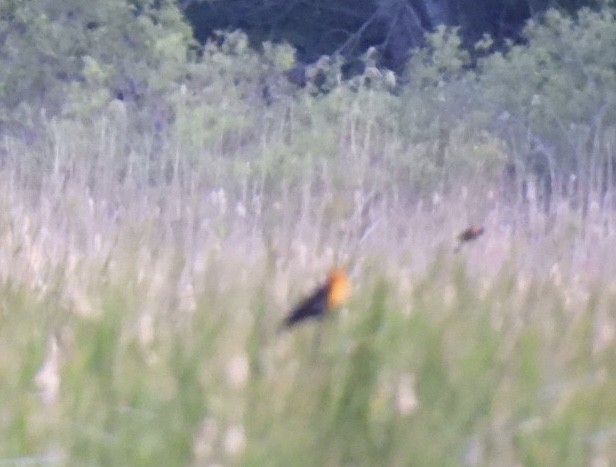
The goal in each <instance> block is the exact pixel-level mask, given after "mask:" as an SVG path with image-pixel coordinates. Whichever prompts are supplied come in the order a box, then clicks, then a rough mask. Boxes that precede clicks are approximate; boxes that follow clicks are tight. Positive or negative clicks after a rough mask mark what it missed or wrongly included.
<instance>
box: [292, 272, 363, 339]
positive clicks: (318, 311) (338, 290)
mask: <svg viewBox="0 0 616 467" xmlns="http://www.w3.org/2000/svg"><path fill="white" fill-rule="evenodd" d="M350 293H351V283H350V281H349V277H348V276H347V274H346V272H345V270H344V269H342V268H334V269H332V270H331V272H330V273H329V276H327V282H326V283H325V284H324V285H322V286H320V287H318V288H317V289H316V290H315V291H314V292H313V293H312V295H310V296H309V297H308V298H306V299H305V300H304V301H303V302H301V303H300V304H299V305H297V307H295V308H294V309H293V310H292V311H291V313H290V314H289V316H287V317H286V318H285V320H284V321H283V323H282V327H283V328H289V327H291V326H293V325H295V324H297V323H299V322H301V321H304V320H306V319H309V318H315V319H322V318H323V317H324V316H325V315H326V314H327V313H328V312H329V311H332V310H334V309H336V308H339V307H340V306H342V305H343V304H344V302H346V301H347V300H348V298H349V295H350Z"/></svg>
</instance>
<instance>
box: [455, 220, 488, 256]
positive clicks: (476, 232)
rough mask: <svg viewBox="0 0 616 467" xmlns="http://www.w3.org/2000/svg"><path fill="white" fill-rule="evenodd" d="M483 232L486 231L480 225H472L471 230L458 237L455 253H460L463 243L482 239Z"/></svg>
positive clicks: (468, 229)
mask: <svg viewBox="0 0 616 467" xmlns="http://www.w3.org/2000/svg"><path fill="white" fill-rule="evenodd" d="M483 231H484V229H483V227H481V226H479V225H471V226H470V227H469V228H467V229H465V230H463V231H462V232H460V233H459V234H458V237H457V238H458V245H457V246H456V248H455V251H456V252H458V251H460V248H461V247H462V244H463V243H466V242H471V241H473V240H475V239H477V238H478V237H480V236H481V235H483Z"/></svg>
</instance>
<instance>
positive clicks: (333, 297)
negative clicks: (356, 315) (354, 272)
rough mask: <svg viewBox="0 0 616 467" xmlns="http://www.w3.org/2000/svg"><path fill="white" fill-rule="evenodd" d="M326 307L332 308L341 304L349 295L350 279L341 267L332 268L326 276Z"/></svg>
mask: <svg viewBox="0 0 616 467" xmlns="http://www.w3.org/2000/svg"><path fill="white" fill-rule="evenodd" d="M327 285H328V286H329V290H328V291H327V308H328V309H330V310H332V309H334V308H338V307H340V306H342V305H343V304H344V303H345V302H346V301H347V300H348V299H349V296H350V295H351V281H350V280H349V276H347V273H346V271H345V270H344V269H342V268H334V269H332V270H331V271H330V273H329V276H328V277H327Z"/></svg>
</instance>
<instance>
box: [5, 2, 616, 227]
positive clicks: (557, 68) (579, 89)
mask: <svg viewBox="0 0 616 467" xmlns="http://www.w3.org/2000/svg"><path fill="white" fill-rule="evenodd" d="M436 3H438V2H436ZM454 3H455V2H449V3H448V2H444V3H443V4H442V5H441V7H440V8H441V10H442V11H446V12H449V13H448V14H447V15H445V16H438V15H437V16H434V17H433V18H432V20H431V21H428V20H426V19H425V18H424V19H423V20H421V17H423V16H425V15H426V14H427V13H426V12H427V11H428V10H429V9H428V7H427V6H426V5H427V4H422V3H421V2H412V3H407V2H380V3H377V4H376V5H372V4H371V3H368V2H365V3H360V4H358V5H355V6H354V8H353V9H352V11H353V13H352V14H351V13H350V12H349V10H348V7H344V8H343V5H339V6H338V8H339V9H341V11H344V12H347V13H348V15H351V16H355V17H356V18H355V22H354V23H353V22H351V21H350V20H349V19H348V17H347V16H345V15H344V14H342V13H341V12H339V11H338V10H336V8H337V7H336V5H337V4H336V3H335V2H334V3H331V2H329V3H327V6H324V5H320V4H318V2H317V3H311V5H312V6H310V8H308V7H306V6H305V5H304V3H302V2H287V3H285V5H286V7H285V8H286V9H285V8H282V7H281V5H279V4H278V3H277V2H270V3H264V4H261V3H259V4H254V5H252V4H251V5H252V6H243V3H242V2H237V1H221V2H213V3H208V2H205V3H201V2H188V3H186V2H184V4H181V5H179V4H178V3H176V2H173V1H170V0H168V1H161V0H157V1H152V0H138V1H137V0H134V1H127V0H109V1H105V2H97V4H96V5H85V4H84V3H83V2H80V1H75V0H73V1H71V0H66V1H60V2H46V1H42V0H40V1H30V2H3V4H2V6H0V59H1V60H2V64H3V66H2V67H1V68H0V104H1V105H0V109H1V110H0V125H1V126H0V130H1V131H2V133H3V134H5V135H7V137H14V138H16V139H15V144H25V145H27V146H28V147H30V149H27V150H26V151H25V152H26V153H27V154H28V156H27V157H24V158H22V159H20V162H19V163H20V164H26V165H27V167H28V169H27V170H25V171H24V173H27V174H28V175H32V174H35V173H37V172H36V171H32V170H30V169H31V166H32V164H35V165H36V166H41V167H47V168H49V167H52V166H53V169H54V170H55V171H56V173H58V174H60V173H62V174H63V175H62V176H63V177H68V176H71V175H74V172H75V171H76V170H77V165H76V164H75V163H76V162H77V161H79V160H81V159H88V160H89V162H92V160H93V159H96V158H97V157H99V156H100V157H105V158H107V159H109V158H111V159H109V161H108V162H110V163H109V164H103V165H104V166H105V173H108V175H109V176H110V177H112V178H113V177H115V178H118V177H119V179H121V180H124V179H125V178H126V176H127V174H131V175H132V176H134V177H137V179H138V180H141V181H140V183H148V184H152V183H153V184H157V183H170V182H172V181H176V182H179V183H188V181H189V180H191V177H194V176H195V174H197V173H200V171H201V172H203V174H205V175H204V176H203V177H201V176H200V178H199V180H200V183H213V184H214V185H216V186H218V185H223V184H225V183H226V182H229V184H230V186H233V185H235V182H234V181H237V180H244V184H243V185H242V184H239V185H238V187H236V188H237V189H240V188H241V187H242V186H246V184H248V185H251V186H253V187H257V188H254V189H258V190H265V191H268V190H270V191H271V190H273V192H275V193H276V195H279V194H280V190H282V188H281V185H280V183H279V182H276V180H282V179H284V180H286V182H285V183H286V185H287V188H285V189H288V188H289V187H292V186H293V184H294V180H296V179H297V178H302V177H305V176H306V174H307V173H313V172H314V173H315V174H317V173H322V170H321V169H320V167H324V166H329V167H336V165H337V164H340V165H345V166H351V167H352V168H351V169H349V170H354V171H356V172H358V173H357V174H356V176H355V177H354V178H350V177H346V178H344V180H343V181H340V183H342V184H346V185H348V187H347V188H348V189H356V188H358V187H361V188H362V189H364V188H365V189H367V190H368V191H377V192H378V191H379V190H381V188H384V187H387V188H388V190H390V189H392V188H393V189H394V190H395V191H396V192H397V193H398V195H400V196H402V197H403V198H404V199H410V200H412V199H417V197H418V196H419V197H421V196H422V195H424V194H431V193H434V192H436V193H439V194H444V193H447V192H449V191H451V190H452V189H453V188H456V187H458V188H459V187H460V186H462V185H468V184H469V183H471V184H473V186H479V187H481V190H487V191H490V190H492V191H494V192H500V193H501V194H502V195H504V196H500V197H499V200H501V201H502V202H503V203H509V204H511V205H512V209H514V210H515V209H517V207H519V206H522V205H523V206H526V205H527V203H529V200H532V199H535V200H537V201H538V203H537V204H533V203H530V206H536V207H537V209H540V210H541V211H543V213H544V214H547V215H548V217H549V216H551V215H552V213H553V211H554V209H555V206H557V204H556V203H558V202H559V200H562V199H567V200H568V201H570V202H571V206H573V207H574V208H576V209H577V208H580V212H581V214H582V216H584V217H585V216H586V215H587V213H588V209H589V206H590V205H591V203H592V202H593V200H594V201H597V202H598V203H599V204H600V205H601V206H603V205H604V204H605V203H606V202H610V203H611V202H612V201H613V196H612V193H613V189H614V186H615V183H616V170H615V168H614V165H615V164H614V160H613V158H614V144H615V142H614V138H615V136H614V135H615V125H616V108H615V102H616V94H615V93H616V87H615V86H614V82H615V69H616V33H615V31H616V21H615V11H616V10H615V9H614V7H613V6H612V5H611V4H610V3H609V2H602V3H600V4H594V3H593V4H590V6H592V8H587V7H585V6H584V7H582V6H583V5H582V4H580V3H579V2H578V3H576V2H570V1H563V2H556V3H550V4H544V3H541V2H488V3H490V6H489V7H488V6H487V3H486V4H484V3H485V2H473V4H472V5H473V6H472V7H471V6H466V5H465V4H464V3H456V4H455V5H454ZM430 5H433V4H432V3H431V4H430ZM433 6H434V5H433ZM548 6H556V7H558V9H549V10H547V9H546V7H548ZM580 7H582V8H580ZM182 8H183V9H182ZM305 8H308V10H307V11H304V9H305ZM435 8H436V7H435ZM493 9H496V10H493ZM279 10H280V15H275V14H274V11H279ZM337 11H338V13H336V12H337ZM401 11H413V12H415V13H416V15H417V16H418V18H419V19H420V20H421V21H419V23H418V24H420V25H421V27H420V28H419V29H417V30H413V29H412V28H410V29H409V27H407V26H405V27H404V28H402V29H404V31H406V33H412V34H413V35H414V36H416V37H417V38H419V39H418V41H414V40H407V41H406V42H405V44H406V45H405V46H404V47H402V49H404V53H403V54H402V55H400V57H404V61H400V60H402V59H400V60H398V59H395V60H394V62H390V61H389V60H390V59H391V57H393V55H392V54H391V53H390V52H387V47H388V46H389V45H391V44H393V43H395V42H396V41H398V39H396V37H397V36H396V28H395V27H394V25H396V24H406V23H405V22H404V21H402V20H400V21H398V20H396V19H395V18H393V17H392V18H393V19H392V18H390V20H391V22H390V23H387V22H383V21H382V17H383V15H385V17H387V14H390V13H391V14H393V13H392V12H401ZM430 11H432V12H433V13H434V11H435V10H430ZM495 11H496V12H498V16H495V14H496V13H494V12H495ZM421 12H423V13H421ZM232 13H233V14H232ZM420 13H421V14H420ZM311 14H312V15H317V14H318V15H322V16H323V20H322V21H316V20H315V19H314V18H313V19H312V20H311V19H310V18H312V16H310V15H311ZM375 15H376V16H375ZM296 16H297V17H296ZM428 16H429V15H428ZM437 17H438V18H440V19H439V20H437V19H435V18H437ZM205 18H207V20H208V22H207V24H206V25H204V24H203V21H205ZM223 18H224V19H223ZM300 18H301V20H300ZM326 18H329V19H326ZM345 18H346V19H345ZM526 18H530V19H529V20H528V21H527V22H525V20H526ZM267 21H269V22H270V23H271V24H270V25H268V24H269V23H267ZM337 21H340V22H341V23H342V22H344V21H350V22H349V24H347V25H344V26H340V27H336V22H337ZM189 22H192V24H193V26H194V28H195V29H194V30H195V31H196V34H197V37H199V38H201V39H202V40H203V39H205V37H206V36H203V34H204V32H203V31H205V32H207V33H208V36H207V37H210V40H207V41H206V42H205V44H204V45H203V46H201V45H200V44H199V43H198V42H197V41H196V40H195V37H194V35H193V29H191V27H190V26H189ZM351 23H352V24H351ZM450 24H458V25H459V26H456V27H449V26H448V25H450ZM315 25H319V26H320V28H321V29H319V28H315ZM377 25H380V27H382V28H383V30H382V31H381V32H380V33H378V34H377V33H375V35H374V36H371V35H370V34H368V33H369V31H371V30H372V29H373V28H375V27H377ZM236 26H237V27H242V28H243V30H242V31H235V32H226V33H222V32H213V29H214V28H217V27H221V28H227V29H229V28H231V29H232V28H234V27H236ZM304 26H305V28H304ZM418 27H419V26H418ZM290 28H291V29H290ZM323 28H325V29H327V28H331V31H337V30H340V31H342V30H344V31H347V32H348V33H349V34H350V36H349V37H346V36H345V37H344V38H343V40H342V39H341V41H338V42H336V40H335V37H336V34H333V33H332V34H328V33H327V31H326V30H324V29H323ZM292 31H293V32H294V34H295V35H291V32H292ZM429 31H432V32H429ZM424 33H425V34H424ZM486 33H492V34H493V35H494V37H493V36H492V35H487V34H486ZM310 34H317V35H318V36H319V37H320V38H321V39H320V40H319V41H317V40H316V39H315V40H314V41H312V40H309V39H308V38H309V37H311V36H310ZM379 38H380V39H379ZM507 38H511V41H507V40H506V39H507ZM266 39H272V40H273V41H269V40H266ZM475 39H479V40H477V41H476V40H475ZM384 41H385V42H384ZM387 41H389V42H387ZM313 42H314V44H315V45H314V47H313V48H311V47H308V45H307V43H311V44H312V43H313ZM403 42H404V41H403ZM396 47H397V46H396ZM417 47H419V48H417ZM411 51H413V53H410V52H411ZM327 52H330V53H331V54H330V55H320V54H323V53H327ZM316 57H319V58H318V60H316V61H314V62H311V63H307V64H306V63H303V62H302V60H310V59H314V58H316ZM387 57H389V58H387ZM349 60H356V62H357V61H358V62H359V63H360V64H361V66H359V67H358V68H354V72H353V73H349V63H350V62H349ZM384 63H386V64H391V66H392V67H393V68H395V69H397V70H398V73H397V74H396V73H394V72H393V71H391V70H389V69H387V68H385V67H383V66H382V65H383V64H384ZM345 77H346V78H348V79H343V78H345ZM298 78H299V79H298ZM101 119H102V120H101ZM110 121H111V122H115V123H114V124H113V125H111V128H112V129H113V131H118V132H119V133H120V134H119V135H117V138H118V139H117V142H118V144H117V146H116V148H115V149H114V151H113V153H109V152H107V153H105V154H104V155H103V154H98V152H96V151H95V152H94V153H93V152H92V151H89V150H83V148H82V149H78V148H76V149H75V151H74V153H73V154H72V155H71V158H70V159H69V160H64V161H63V160H59V159H58V158H57V157H51V156H48V155H45V154H38V155H37V151H36V150H32V149H33V148H36V147H37V146H36V145H37V142H38V143H42V142H45V141H46V138H49V137H50V136H49V134H50V132H49V129H50V128H52V129H53V131H60V130H62V128H64V127H65V126H66V127H70V129H65V130H62V131H67V132H69V133H70V134H72V135H74V136H75V139H74V143H73V144H77V143H75V142H76V141H80V139H79V135H83V138H84V140H89V141H91V140H92V138H91V135H90V133H91V132H97V131H99V129H97V125H100V124H101V122H107V123H109V122H110ZM358 139H360V140H361V142H362V144H364V149H362V151H359V153H361V154H359V153H358V155H357V157H355V158H353V157H350V156H349V153H353V152H356V151H354V150H353V147H354V146H353V145H357V142H358ZM120 143H121V144H120ZM40 147H42V146H39V148H40ZM43 152H45V151H43ZM345 157H346V158H348V159H346V160H345ZM94 166H96V164H95V165H94ZM314 177H316V179H318V178H319V177H320V176H319V175H314ZM89 179H91V180H92V182H93V183H94V182H100V180H101V178H100V177H99V176H97V177H92V176H89ZM479 180H481V183H479V182H478V181H479ZM206 181H207V182H206ZM304 181H305V180H304ZM313 182H314V183H313ZM317 182H318V180H313V181H311V182H310V183H311V185H314V186H316V184H317ZM392 183H393V184H392ZM478 183H479V184H478ZM482 183H483V184H486V185H485V186H484V185H482ZM300 185H301V183H300ZM398 195H396V196H398ZM593 196H595V198H593ZM512 212H513V211H512Z"/></svg>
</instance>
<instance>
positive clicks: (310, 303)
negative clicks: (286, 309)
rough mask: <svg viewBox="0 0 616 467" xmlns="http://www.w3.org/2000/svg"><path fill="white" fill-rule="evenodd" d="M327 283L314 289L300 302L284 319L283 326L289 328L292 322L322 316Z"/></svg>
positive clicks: (325, 302) (325, 300)
mask: <svg viewBox="0 0 616 467" xmlns="http://www.w3.org/2000/svg"><path fill="white" fill-rule="evenodd" d="M328 294H329V285H328V284H327V285H324V286H322V287H319V288H318V289H317V290H315V291H314V292H313V293H312V295H310V296H309V297H308V298H306V299H305V300H304V301H303V302H301V303H300V304H299V305H297V307H296V308H295V309H294V310H293V311H292V312H291V314H290V315H289V316H288V317H287V318H286V319H285V320H284V322H283V326H284V327H286V328H289V327H291V326H293V325H294V324H296V323H298V322H300V321H303V320H305V319H308V318H318V319H320V318H322V317H323V316H324V315H325V312H326V311H327V296H328Z"/></svg>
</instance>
